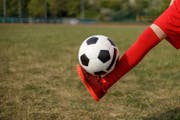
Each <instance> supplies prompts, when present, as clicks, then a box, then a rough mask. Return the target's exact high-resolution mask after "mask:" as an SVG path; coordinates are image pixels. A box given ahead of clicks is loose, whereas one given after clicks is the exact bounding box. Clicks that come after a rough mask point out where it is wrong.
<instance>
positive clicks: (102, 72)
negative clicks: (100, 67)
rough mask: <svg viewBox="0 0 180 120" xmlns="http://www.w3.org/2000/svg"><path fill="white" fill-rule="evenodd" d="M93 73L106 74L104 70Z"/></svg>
mask: <svg viewBox="0 0 180 120" xmlns="http://www.w3.org/2000/svg"><path fill="white" fill-rule="evenodd" d="M94 74H95V75H98V76H100V75H104V74H106V72H104V71H98V72H95V73H94Z"/></svg>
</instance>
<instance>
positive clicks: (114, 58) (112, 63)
mask: <svg viewBox="0 0 180 120" xmlns="http://www.w3.org/2000/svg"><path fill="white" fill-rule="evenodd" d="M116 57H117V49H115V48H114V54H113V58H112V61H111V64H110V65H109V66H108V68H107V69H106V70H107V71H109V70H110V69H111V68H112V66H113V65H114V62H115V60H116ZM116 62H117V61H116Z"/></svg>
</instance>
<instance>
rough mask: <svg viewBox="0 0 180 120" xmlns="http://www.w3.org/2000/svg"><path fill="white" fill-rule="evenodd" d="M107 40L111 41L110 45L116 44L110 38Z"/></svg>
mask: <svg viewBox="0 0 180 120" xmlns="http://www.w3.org/2000/svg"><path fill="white" fill-rule="evenodd" d="M108 41H109V42H110V43H111V45H112V46H116V45H115V44H114V42H113V41H112V40H111V39H110V38H108Z"/></svg>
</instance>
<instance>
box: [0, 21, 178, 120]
mask: <svg viewBox="0 0 180 120" xmlns="http://www.w3.org/2000/svg"><path fill="white" fill-rule="evenodd" d="M145 27H146V26H143V25H140V26H138V25H92V26H90V25H86V26H85V25H80V26H70V25H45V24H42V25H38V24H37V25H35V24H30V25H23V24H20V25H18V24H16V25H15V24H10V25H0V120H180V54H179V51H178V50H176V49H174V48H173V47H172V46H171V45H170V44H169V43H168V42H167V41H163V42H161V43H160V44H159V45H158V46H156V47H155V48H154V49H153V50H152V51H151V52H149V53H148V55H146V56H145V58H144V59H143V60H142V61H141V62H140V64H138V65H137V66H136V67H135V68H134V69H133V70H132V71H130V72H129V73H128V74H127V75H126V76H124V77H123V78H122V79H121V80H120V81H118V83H117V84H115V85H114V86H113V87H112V88H111V89H110V90H109V92H108V94H107V95H106V96H105V97H104V98H103V99H102V100H101V101H100V102H95V101H94V100H93V99H92V98H91V96H90V95H89V94H88V92H87V91H86V89H85V87H84V86H83V85H82V83H81V81H80V80H79V78H78V76H77V74H76V71H75V66H76V64H77V63H78V60H77V53H78V48H79V46H80V44H81V42H82V41H83V40H84V39H85V38H86V37H87V36H90V35H93V34H104V35H107V36H109V37H110V38H112V39H113V40H114V41H115V43H116V44H117V45H118V47H119V50H120V54H121V55H122V54H123V52H124V51H125V50H126V49H127V48H128V47H129V46H130V45H131V44H132V43H133V42H134V41H135V40H136V38H137V37H138V36H139V34H140V33H141V32H142V31H143V29H145Z"/></svg>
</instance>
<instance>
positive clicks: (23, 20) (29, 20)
mask: <svg viewBox="0 0 180 120" xmlns="http://www.w3.org/2000/svg"><path fill="white" fill-rule="evenodd" d="M96 22H97V21H96V20H94V19H77V18H47V19H45V18H17V17H0V23H69V24H77V23H82V24H83V23H85V24H86V23H87V24H89V23H96Z"/></svg>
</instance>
